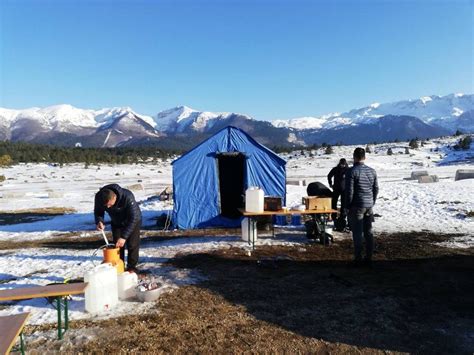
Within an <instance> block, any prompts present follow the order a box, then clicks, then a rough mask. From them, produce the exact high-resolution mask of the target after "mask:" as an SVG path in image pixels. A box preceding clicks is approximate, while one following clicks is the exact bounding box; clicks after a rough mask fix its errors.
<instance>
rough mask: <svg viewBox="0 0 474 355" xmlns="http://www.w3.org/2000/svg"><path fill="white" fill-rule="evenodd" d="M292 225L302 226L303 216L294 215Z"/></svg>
mask: <svg viewBox="0 0 474 355" xmlns="http://www.w3.org/2000/svg"><path fill="white" fill-rule="evenodd" d="M291 225H293V226H301V215H299V214H294V215H292V216H291Z"/></svg>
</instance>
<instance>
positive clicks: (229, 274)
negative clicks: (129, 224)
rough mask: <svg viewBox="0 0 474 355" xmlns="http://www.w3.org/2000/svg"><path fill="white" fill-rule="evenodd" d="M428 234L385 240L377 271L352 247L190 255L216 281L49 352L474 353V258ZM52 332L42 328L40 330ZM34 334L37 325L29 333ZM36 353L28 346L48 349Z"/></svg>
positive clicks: (187, 260)
mask: <svg viewBox="0 0 474 355" xmlns="http://www.w3.org/2000/svg"><path fill="white" fill-rule="evenodd" d="M449 237H450V236H448V235H432V234H427V233H414V234H397V235H383V236H378V237H377V240H378V242H377V254H376V262H375V265H374V268H373V269H353V268H349V267H348V266H347V262H348V261H349V260H350V259H351V253H352V245H351V242H350V240H342V241H339V242H337V243H335V244H333V245H331V246H329V247H323V246H321V245H318V244H314V245H307V246H305V247H304V248H302V247H281V246H280V247H277V246H271V247H258V249H257V251H256V252H255V253H254V254H253V255H252V256H251V257H248V256H246V254H244V252H243V250H241V249H237V248H235V249H230V250H229V249H227V250H218V251H214V252H210V253H204V254H197V255H196V254H195V255H182V256H180V257H177V258H175V259H174V260H173V261H172V264H173V265H174V266H175V267H178V268H193V269H198V270H200V272H201V273H203V274H204V275H205V276H207V281H205V282H202V283H201V284H199V285H197V286H187V287H183V288H180V289H178V290H176V291H175V292H173V293H171V294H167V295H165V296H163V297H162V298H161V299H160V300H159V301H158V302H157V303H156V305H155V307H154V308H153V309H152V310H151V311H150V312H149V313H147V314H143V315H136V314H133V315H129V316H126V317H120V318H116V319H109V320H106V321H100V322H94V321H76V322H72V328H73V331H72V332H71V334H74V329H76V330H77V329H81V328H88V329H95V328H97V329H100V331H98V333H97V335H98V337H97V338H96V339H95V340H92V341H87V342H83V343H81V344H74V345H72V344H71V343H69V342H68V340H67V339H68V338H67V337H66V340H65V341H64V342H62V343H60V342H53V343H51V342H50V343H49V344H47V345H46V344H45V345H44V346H47V348H46V349H47V350H49V351H52V350H59V349H61V352H62V353H63V352H70V353H77V352H85V353H96V352H98V353H118V352H124V351H127V352H132V353H137V352H138V353H142V352H151V353H170V352H172V353H176V352H178V353H184V352H186V353H242V352H258V353H260V352H265V353H269V352H271V353H325V354H329V353H351V354H352V353H361V352H363V353H369V354H371V353H374V354H375V353H390V352H411V353H472V351H473V350H474V337H473V334H472V329H474V304H473V300H474V293H473V290H474V278H473V277H472V275H473V273H474V250H473V249H472V248H471V249H467V250H451V249H446V248H441V247H438V246H436V245H435V244H433V242H441V241H445V240H447V239H448V238H449ZM48 327H49V328H51V326H42V327H39V328H36V329H37V330H39V329H46V328H48ZM31 331H33V328H32V327H29V328H28V332H31ZM42 346H43V345H42V344H40V343H36V344H31V345H30V349H32V348H37V349H39V350H40V349H42Z"/></svg>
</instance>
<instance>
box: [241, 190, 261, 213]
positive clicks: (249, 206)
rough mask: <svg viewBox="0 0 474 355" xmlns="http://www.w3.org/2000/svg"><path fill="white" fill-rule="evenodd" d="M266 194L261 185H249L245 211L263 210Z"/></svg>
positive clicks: (257, 211) (258, 211)
mask: <svg viewBox="0 0 474 355" xmlns="http://www.w3.org/2000/svg"><path fill="white" fill-rule="evenodd" d="M264 200H265V196H264V192H263V190H262V189H261V188H259V187H253V186H252V187H249V188H248V189H247V190H246V191H245V212H256V213H261V212H263V204H264Z"/></svg>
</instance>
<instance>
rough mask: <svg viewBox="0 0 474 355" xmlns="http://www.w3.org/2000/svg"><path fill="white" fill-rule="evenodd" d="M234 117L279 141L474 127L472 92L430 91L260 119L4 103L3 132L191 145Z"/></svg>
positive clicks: (24, 137)
mask: <svg viewBox="0 0 474 355" xmlns="http://www.w3.org/2000/svg"><path fill="white" fill-rule="evenodd" d="M227 125H233V126H236V127H239V128H242V129H244V130H245V131H247V132H248V133H249V134H251V135H252V136H253V137H254V138H255V139H257V140H258V141H259V142H261V143H263V144H266V145H269V146H270V147H274V146H297V145H305V144H320V143H323V142H326V143H338V142H340V143H347V144H350V143H363V142H373V141H380V142H381V141H389V140H394V139H407V138H411V137H414V136H419V137H424V138H425V137H426V138H428V137H434V136H437V135H438V136H439V135H443V134H449V133H454V131H455V130H457V129H461V130H462V131H464V132H474V95H473V94H468V95H464V94H451V95H446V96H436V95H433V96H427V97H422V98H420V99H416V100H404V101H397V102H392V103H383V104H379V103H375V104H371V105H369V106H366V107H363V108H358V109H354V110H351V111H348V112H345V113H342V114H339V113H332V114H328V115H324V116H321V117H302V118H295V119H290V120H275V121H272V122H269V121H259V120H255V119H253V118H251V117H249V116H247V115H245V114H238V113H230V112H208V111H198V110H194V109H192V108H189V107H187V106H178V107H175V108H172V109H168V110H165V111H161V112H159V113H158V114H156V115H155V116H153V117H152V116H147V115H142V114H138V113H136V112H134V111H133V110H132V109H131V108H130V107H114V108H104V109H100V110H88V109H80V108H76V107H73V106H71V105H56V106H50V107H45V108H37V107H34V108H29V109H25V110H11V109H5V108H0V140H12V141H30V142H38V143H52V144H60V145H72V144H77V143H80V144H81V145H82V146H94V147H105V146H106V147H114V146H118V145H136V144H146V145H158V146H161V147H168V148H169V147H171V146H172V147H173V148H170V149H187V148H189V147H190V145H191V146H192V145H194V144H196V143H198V142H199V141H201V140H202V139H205V138H207V137H208V136H210V135H211V134H213V133H215V132H217V131H218V130H219V129H221V128H223V127H225V126H227Z"/></svg>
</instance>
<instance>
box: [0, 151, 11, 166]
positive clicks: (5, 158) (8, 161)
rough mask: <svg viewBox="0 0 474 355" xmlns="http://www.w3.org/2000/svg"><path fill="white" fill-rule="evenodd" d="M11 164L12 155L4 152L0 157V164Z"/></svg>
mask: <svg viewBox="0 0 474 355" xmlns="http://www.w3.org/2000/svg"><path fill="white" fill-rule="evenodd" d="M12 164H13V160H12V157H11V156H9V155H8V154H4V155H2V156H1V157H0V166H9V165H12Z"/></svg>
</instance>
